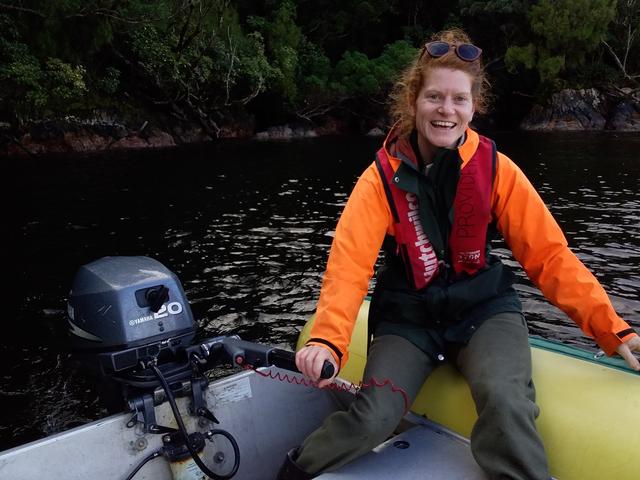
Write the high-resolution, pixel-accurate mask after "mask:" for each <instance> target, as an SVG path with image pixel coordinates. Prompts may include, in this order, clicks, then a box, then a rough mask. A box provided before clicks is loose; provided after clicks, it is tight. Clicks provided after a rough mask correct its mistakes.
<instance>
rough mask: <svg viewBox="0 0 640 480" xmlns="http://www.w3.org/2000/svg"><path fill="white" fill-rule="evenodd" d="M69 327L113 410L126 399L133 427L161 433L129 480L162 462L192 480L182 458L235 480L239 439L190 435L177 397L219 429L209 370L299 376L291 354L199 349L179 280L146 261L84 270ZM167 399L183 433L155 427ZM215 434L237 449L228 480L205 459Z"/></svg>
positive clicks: (233, 346)
mask: <svg viewBox="0 0 640 480" xmlns="http://www.w3.org/2000/svg"><path fill="white" fill-rule="evenodd" d="M68 322H69V333H70V337H71V339H70V343H71V348H72V350H73V353H74V356H75V357H76V358H77V359H78V360H80V361H81V362H82V363H83V364H84V365H85V366H88V367H89V368H90V369H91V370H93V371H94V373H97V374H98V375H99V377H100V382H99V385H100V388H101V389H102V392H101V395H102V397H103V398H102V400H103V403H105V404H106V406H107V408H108V409H109V410H111V412H112V413H113V412H114V411H115V410H116V409H120V410H121V409H122V408H121V407H122V400H124V401H125V402H124V403H125V405H126V406H127V408H128V409H129V410H130V411H131V412H133V416H132V417H131V420H129V422H128V423H127V427H129V428H133V427H134V426H139V427H141V428H142V430H143V431H144V432H145V433H158V434H163V441H164V446H163V448H162V449H161V450H160V451H158V452H154V454H153V456H149V457H147V458H146V459H145V460H144V461H143V463H141V464H140V465H139V466H138V467H137V469H136V470H135V471H134V472H133V473H132V475H131V476H130V477H129V478H132V476H133V475H135V473H136V472H137V471H138V470H139V468H141V467H142V465H144V463H145V462H147V461H149V460H151V459H153V458H157V457H158V456H164V457H165V458H166V459H167V460H168V461H169V462H170V466H171V468H172V471H173V473H174V477H175V478H187V477H183V472H184V471H186V470H188V469H190V468H192V467H191V466H189V463H185V462H184V461H183V460H185V458H188V457H191V459H192V460H193V463H194V464H195V465H197V466H198V468H200V470H201V471H202V472H204V473H205V474H206V475H207V476H209V477H210V478H214V479H229V478H231V477H233V475H235V473H236V472H237V470H238V467H239V464H240V451H239V449H238V445H237V443H236V441H235V439H234V438H233V436H232V435H231V434H230V433H229V432H227V431H225V430H221V429H217V428H213V429H211V430H208V431H206V432H200V431H195V432H192V433H189V432H188V431H187V429H186V427H185V424H184V422H183V420H182V414H181V412H180V411H179V409H178V407H177V404H176V401H175V397H177V396H183V397H186V396H189V397H190V398H191V400H190V403H189V412H190V414H191V415H194V416H197V417H201V418H202V419H206V420H208V421H209V423H218V420H217V419H216V417H215V416H214V415H213V413H212V412H211V411H210V410H209V407H208V406H207V401H206V390H207V386H208V379H207V377H206V375H205V373H206V372H207V371H208V370H210V369H211V368H213V367H215V366H217V365H220V364H222V363H226V364H232V365H236V366H241V367H250V368H258V367H269V366H277V367H280V368H285V369H287V370H293V371H297V369H296V366H295V354H294V353H293V352H289V351H286V350H281V349H278V348H273V347H268V346H265V345H259V344H255V343H251V342H246V341H243V340H241V339H240V338H239V337H237V336H229V337H226V336H220V337H214V338H208V339H205V340H202V341H200V342H198V343H195V344H194V338H195V326H196V324H195V322H194V319H193V315H192V313H191V308H190V306H189V303H188V302H187V299H186V296H185V293H184V290H183V289H182V286H181V285H180V282H179V281H178V278H177V277H176V275H175V274H173V273H172V272H171V271H169V270H168V269H167V268H166V267H164V265H162V264H161V263H159V262H157V261H156V260H153V259H151V258H148V257H104V258H101V259H99V260H96V261H94V262H91V263H89V264H87V265H84V266H82V267H81V268H80V270H79V271H78V273H77V274H76V277H75V279H74V282H73V286H72V289H71V292H70V293H69V299H68ZM331 376H333V365H332V364H330V363H329V362H326V363H325V365H324V368H323V374H322V377H323V378H330V377H331ZM105 396H106V397H107V398H105ZM165 401H168V402H169V404H170V406H171V409H172V411H173V414H174V417H175V420H176V423H177V425H178V430H176V429H173V428H169V427H166V426H163V425H158V424H157V422H156V416H155V407H156V406H157V405H159V404H161V403H163V402H165ZM116 404H119V406H118V407H117V408H113V407H114V405H116ZM205 424H206V422H205ZM216 436H223V437H226V439H227V440H228V441H229V442H230V443H231V445H232V447H233V451H234V462H233V467H232V468H231V471H230V472H228V473H227V474H225V475H217V474H215V473H213V472H212V471H211V470H209V469H208V467H207V466H206V465H205V464H204V463H203V461H202V460H201V459H200V455H201V454H202V452H203V450H204V448H205V440H209V441H213V438H214V437H216ZM174 470H175V471H174ZM189 478H190V477H189Z"/></svg>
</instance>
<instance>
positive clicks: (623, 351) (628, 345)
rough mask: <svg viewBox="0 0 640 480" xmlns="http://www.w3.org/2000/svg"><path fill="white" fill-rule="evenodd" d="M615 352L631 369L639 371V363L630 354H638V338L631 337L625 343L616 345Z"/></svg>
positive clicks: (639, 342)
mask: <svg viewBox="0 0 640 480" xmlns="http://www.w3.org/2000/svg"><path fill="white" fill-rule="evenodd" d="M616 352H618V354H620V356H621V357H622V358H624V359H625V361H626V362H627V363H628V364H629V366H630V367H631V368H633V369H634V370H636V371H640V361H638V359H637V358H636V357H635V356H634V355H633V353H632V352H640V337H638V336H636V337H631V338H630V339H629V340H627V341H626V342H624V343H622V344H620V345H618V348H616Z"/></svg>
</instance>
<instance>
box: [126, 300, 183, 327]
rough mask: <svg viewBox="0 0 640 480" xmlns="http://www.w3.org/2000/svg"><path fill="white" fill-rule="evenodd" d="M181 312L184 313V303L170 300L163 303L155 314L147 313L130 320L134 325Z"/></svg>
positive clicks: (131, 324)
mask: <svg viewBox="0 0 640 480" xmlns="http://www.w3.org/2000/svg"><path fill="white" fill-rule="evenodd" d="M179 313H182V304H181V303H180V302H170V303H167V304H166V305H162V307H160V310H158V311H157V312H155V313H154V314H153V315H145V316H144V317H139V318H135V319H133V320H129V325H130V326H132V327H133V326H135V325H140V324H141V323H145V322H150V321H151V320H158V319H160V318H164V317H168V316H169V315H178V314H179Z"/></svg>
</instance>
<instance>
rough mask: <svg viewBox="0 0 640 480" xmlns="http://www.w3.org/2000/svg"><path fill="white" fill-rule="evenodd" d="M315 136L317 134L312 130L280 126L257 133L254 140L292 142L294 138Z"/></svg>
mask: <svg viewBox="0 0 640 480" xmlns="http://www.w3.org/2000/svg"><path fill="white" fill-rule="evenodd" d="M317 136H318V132H317V131H315V130H312V129H308V128H303V127H296V128H291V127H290V126H289V125H280V126H277V127H269V128H268V129H267V130H266V131H261V132H257V133H256V134H255V135H254V138H255V139H256V140H292V139H294V138H309V137H317Z"/></svg>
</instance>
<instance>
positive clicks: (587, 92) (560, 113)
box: [520, 88, 607, 130]
mask: <svg viewBox="0 0 640 480" xmlns="http://www.w3.org/2000/svg"><path fill="white" fill-rule="evenodd" d="M605 114H606V102H605V99H604V95H603V94H602V93H600V92H599V91H598V90H596V89H595V88H589V89H584V90H570V89H565V90H562V91H561V92H558V93H555V94H553V96H552V97H551V102H550V104H549V105H548V106H546V107H543V106H540V105H536V106H534V108H533V109H532V110H531V112H530V113H529V115H527V116H526V117H525V119H524V120H523V121H522V123H521V125H520V127H521V128H522V129H524V130H603V129H604V128H605V125H606V123H607V120H606V118H605Z"/></svg>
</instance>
